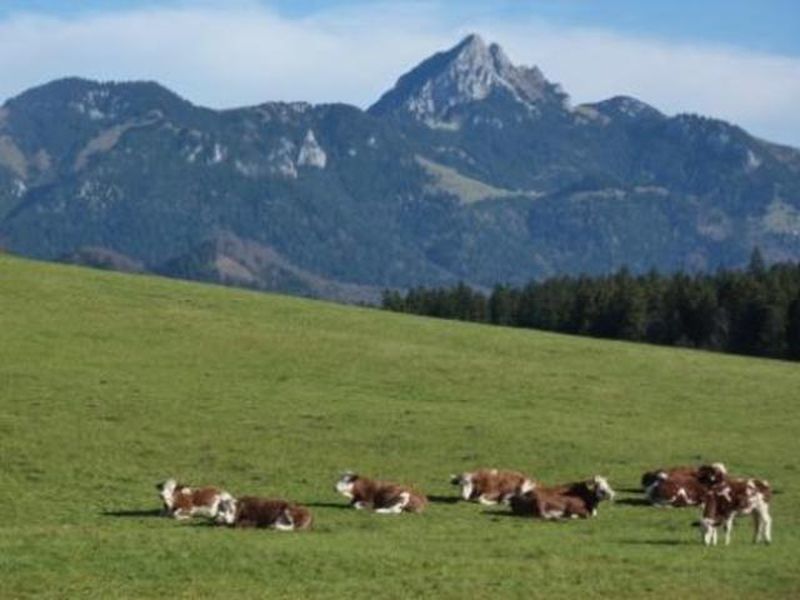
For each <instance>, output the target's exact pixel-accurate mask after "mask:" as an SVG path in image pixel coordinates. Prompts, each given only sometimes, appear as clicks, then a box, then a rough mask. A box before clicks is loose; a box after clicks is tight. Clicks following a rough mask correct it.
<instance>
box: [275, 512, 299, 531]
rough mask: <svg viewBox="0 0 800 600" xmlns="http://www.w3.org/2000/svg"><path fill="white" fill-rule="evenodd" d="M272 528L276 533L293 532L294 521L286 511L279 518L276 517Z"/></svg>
mask: <svg viewBox="0 0 800 600" xmlns="http://www.w3.org/2000/svg"><path fill="white" fill-rule="evenodd" d="M273 527H274V528H275V529H277V530H278V531H293V530H294V519H293V518H292V515H291V514H290V513H289V511H288V510H285V511H283V514H282V515H281V516H280V517H278V519H277V520H276V521H275V524H274V525H273Z"/></svg>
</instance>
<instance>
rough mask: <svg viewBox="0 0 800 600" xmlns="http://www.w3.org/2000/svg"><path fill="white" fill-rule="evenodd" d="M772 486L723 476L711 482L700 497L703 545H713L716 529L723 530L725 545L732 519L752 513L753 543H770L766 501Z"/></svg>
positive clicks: (729, 537) (753, 480)
mask: <svg viewBox="0 0 800 600" xmlns="http://www.w3.org/2000/svg"><path fill="white" fill-rule="evenodd" d="M771 500H772V489H771V488H770V485H769V483H768V482H766V481H762V480H760V479H726V480H724V481H722V482H721V483H718V484H716V485H714V486H713V487H712V488H711V489H710V490H708V492H707V493H706V495H705V497H704V506H703V518H702V519H701V520H700V527H701V530H702V540H703V543H704V544H705V545H706V546H710V545H716V544H717V528H718V527H720V526H722V528H723V529H724V530H725V545H726V546H727V545H728V544H730V543H731V531H732V529H733V520H734V519H735V518H736V517H737V516H739V515H749V514H752V515H753V525H754V528H755V535H754V538H753V542H754V543H758V542H760V541H763V542H765V543H767V544H769V543H770V542H772V516H771V515H770V514H769V503H770V501H771Z"/></svg>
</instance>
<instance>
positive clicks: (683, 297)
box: [383, 250, 800, 360]
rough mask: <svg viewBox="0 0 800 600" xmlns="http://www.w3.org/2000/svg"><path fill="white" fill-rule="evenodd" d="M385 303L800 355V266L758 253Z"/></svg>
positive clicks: (426, 291) (444, 291) (439, 313)
mask: <svg viewBox="0 0 800 600" xmlns="http://www.w3.org/2000/svg"><path fill="white" fill-rule="evenodd" d="M383 308H385V309H388V310H393V311H398V312H406V313H414V314H419V315H428V316H432V317H441V318H445V319H460V320H464V321H476V322H482V323H493V324H496V325H507V326H511V327H527V328H533V329H545V330H550V331H559V332H563V333H572V334H577V335H590V336H596V337H604V338H614V339H621V340H631V341H639V342H649V343H653V344H664V345H670V346H686V347H692V348H703V349H707V350H717V351H722V352H734V353H738V354H749V355H754V356H766V357H772V358H789V359H794V360H800V263H780V264H774V265H772V266H770V267H767V266H766V265H765V264H764V261H763V259H762V257H761V253H760V252H759V251H758V250H756V251H754V252H753V256H752V258H751V260H750V265H749V267H748V268H747V269H746V270H744V271H720V272H718V273H716V274H713V275H710V274H705V275H687V274H684V273H677V274H673V275H661V274H659V273H656V272H651V273H649V274H647V275H638V276H634V275H631V273H630V272H629V271H628V270H627V269H622V270H621V271H619V272H618V273H616V274H614V275H609V276H601V277H587V276H581V277H557V278H554V279H549V280H547V281H544V282H538V283H537V282H532V283H529V284H528V285H526V286H524V287H521V288H518V287H511V286H506V285H498V286H496V287H495V288H494V289H493V290H492V292H491V293H489V294H486V293H483V292H481V291H479V290H475V289H472V288H470V287H469V286H467V285H464V284H463V283H460V284H458V285H456V286H455V287H451V288H422V287H420V288H414V289H411V290H409V291H408V292H407V293H405V294H402V293H400V292H397V291H386V292H384V295H383Z"/></svg>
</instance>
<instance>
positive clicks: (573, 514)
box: [510, 475, 615, 519]
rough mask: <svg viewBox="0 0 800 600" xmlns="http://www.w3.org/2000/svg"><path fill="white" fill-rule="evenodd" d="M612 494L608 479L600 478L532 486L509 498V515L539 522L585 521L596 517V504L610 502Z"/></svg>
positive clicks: (597, 476) (598, 476) (612, 497)
mask: <svg viewBox="0 0 800 600" xmlns="http://www.w3.org/2000/svg"><path fill="white" fill-rule="evenodd" d="M614 495H615V492H614V490H613V489H611V486H610V485H609V483H608V480H607V479H606V478H605V477H601V476H600V475H596V476H595V477H593V478H592V479H589V480H586V481H578V482H575V483H568V484H564V485H559V486H553V487H542V486H539V485H534V486H533V488H532V489H530V490H528V491H526V492H524V493H520V494H516V495H514V496H512V497H511V499H510V504H511V512H513V513H514V514H515V515H520V516H530V517H538V518H542V519H568V518H573V519H577V518H582V519H586V518H588V517H593V516H595V515H596V514H597V506H598V505H599V504H600V502H602V501H603V500H613V499H614Z"/></svg>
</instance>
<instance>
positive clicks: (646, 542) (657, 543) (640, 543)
mask: <svg viewBox="0 0 800 600" xmlns="http://www.w3.org/2000/svg"><path fill="white" fill-rule="evenodd" d="M617 543H618V544H626V545H631V546H696V545H698V544H697V542H690V541H688V540H619V541H618V542H617Z"/></svg>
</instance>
